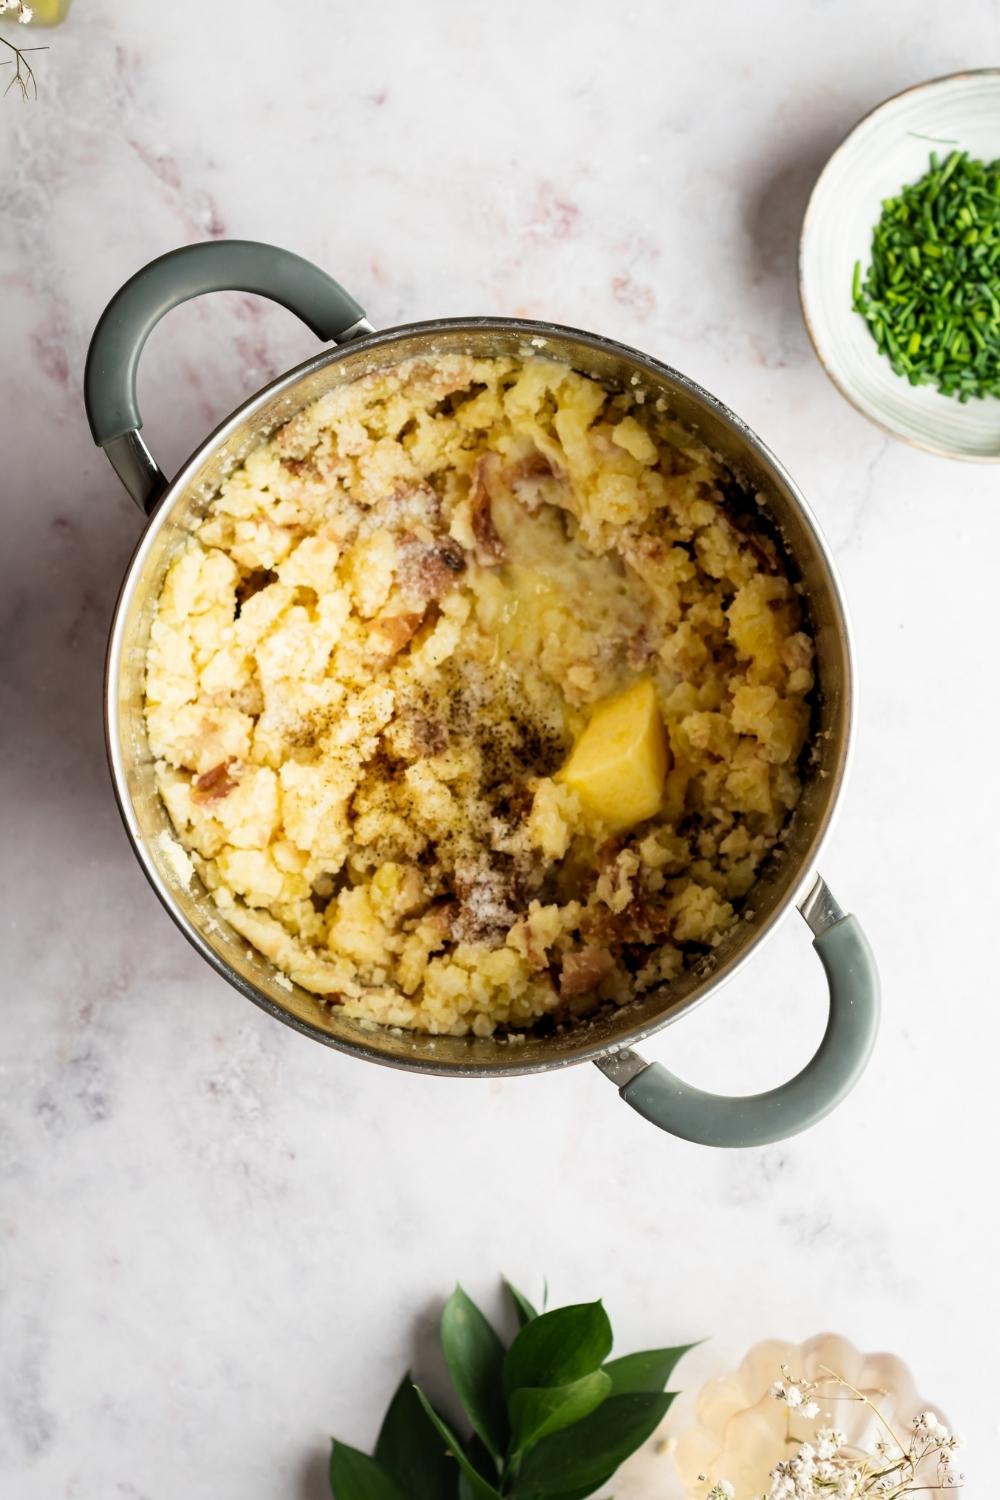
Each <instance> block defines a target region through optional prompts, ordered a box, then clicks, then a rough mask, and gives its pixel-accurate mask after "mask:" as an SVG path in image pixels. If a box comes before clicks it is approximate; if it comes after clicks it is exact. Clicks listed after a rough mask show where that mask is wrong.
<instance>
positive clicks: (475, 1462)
mask: <svg viewBox="0 0 1000 1500" xmlns="http://www.w3.org/2000/svg"><path fill="white" fill-rule="evenodd" d="M465 1453H466V1457H467V1458H468V1460H469V1462H470V1463H471V1465H472V1467H473V1468H474V1469H475V1471H476V1473H477V1474H479V1475H480V1476H481V1477H482V1478H483V1479H485V1480H486V1482H487V1484H491V1483H492V1482H493V1477H496V1478H498V1475H497V1468H498V1466H497V1464H496V1463H495V1462H494V1460H493V1455H492V1454H491V1453H490V1451H489V1449H488V1448H487V1446H486V1444H485V1443H484V1442H483V1440H482V1438H481V1437H477V1436H476V1434H475V1433H473V1434H472V1436H471V1438H470V1439H469V1441H468V1442H467V1443H466V1445H465ZM457 1472H458V1500H476V1495H475V1491H474V1490H473V1488H472V1485H471V1484H470V1483H469V1481H468V1479H466V1477H465V1473H464V1471H463V1470H461V1469H459V1470H458V1471H457ZM491 1476H492V1477H491Z"/></svg>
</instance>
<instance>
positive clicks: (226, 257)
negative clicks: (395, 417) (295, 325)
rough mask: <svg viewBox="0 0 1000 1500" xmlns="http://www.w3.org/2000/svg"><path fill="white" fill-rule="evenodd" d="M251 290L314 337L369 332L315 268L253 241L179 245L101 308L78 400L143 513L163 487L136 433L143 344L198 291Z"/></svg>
mask: <svg viewBox="0 0 1000 1500" xmlns="http://www.w3.org/2000/svg"><path fill="white" fill-rule="evenodd" d="M222 291H236V292H255V293H257V294H258V295H260V296H261V297H270V299H271V301H272V302H280V303H281V304H282V305H283V306H284V307H287V308H288V309H289V310H290V311H291V312H293V313H296V314H297V316H298V317H300V318H301V319H302V321H303V323H306V324H307V325H308V326H309V327H310V328H311V329H312V331H313V333H315V334H317V335H318V336H319V337H320V338H321V339H329V340H332V341H333V342H335V343H343V342H344V340H345V339H349V338H353V337H356V336H357V335H358V334H361V333H369V332H371V325H370V324H369V323H368V321H367V319H366V318H365V314H364V310H363V309H362V308H361V307H359V306H358V304H357V303H356V302H355V300H354V298H353V297H351V296H349V295H348V294H347V292H345V291H344V288H343V287H342V286H339V285H338V284H337V282H336V281H334V279H333V277H332V276H327V274H326V272H325V271H321V270H320V269H319V268H318V266H314V265H312V264H311V263H310V262H309V261H307V260H303V259H302V257H301V256H299V255H293V254H292V253H291V251H290V250H279V249H278V248H277V246H275V245H261V244H258V243H257V242H256V241H255V240H211V241H209V242H208V243H206V244H203V245H184V246H182V248H181V249H179V250H171V251H170V253H169V254H168V255H161V256H160V258H159V259H158V260H153V261H150V263H149V265H148V266H143V268H142V270H141V271H137V272H136V274H135V275H134V276H133V277H132V279H131V281H126V283H125V285H124V286H123V287H122V288H121V290H120V291H118V292H116V293H115V295H114V296H113V297H112V299H111V301H110V302H109V303H108V305H107V307H106V308H105V309H104V312H103V313H102V314H101V319H100V322H99V323H98V325H97V327H96V328H95V330H94V336H93V338H92V339H91V341H90V350H89V352H88V354H87V369H86V373H85V375H84V401H85V403H86V407H87V416H88V418H89V420H90V430H91V432H92V433H93V434H94V442H95V443H97V444H99V446H100V447H102V448H103V449H104V451H105V453H106V454H107V455H108V458H109V459H110V460H111V463H112V464H113V466H114V468H115V470H116V471H117V473H118V476H119V478H120V479H121V481H122V483H123V484H124V486H125V488H126V489H127V490H128V492H129V494H130V495H131V496H132V498H133V500H134V501H135V502H136V504H137V505H138V506H140V508H141V509H142V510H143V511H145V512H146V513H147V514H148V512H149V511H150V510H151V509H152V508H153V506H154V505H155V504H156V502H157V500H158V499H159V498H160V496H161V495H162V493H163V491H164V489H165V488H166V486H167V479H166V477H165V475H164V474H163V473H162V471H161V469H160V468H159V466H158V464H157V463H156V462H155V460H154V459H153V456H152V454H151V453H150V451H149V449H148V448H147V447H146V444H145V443H144V442H143V440H142V438H141V437H140V436H139V428H140V427H141V426H142V418H141V417H140V415H139V407H138V404H137V402H136V395H135V377H136V371H137V369H138V365H139V356H140V354H141V353H142V348H143V345H144V344H145V342H146V340H147V338H148V337H149V335H150V334H151V333H152V331H153V329H154V328H155V327H156V325H157V323H158V322H159V321H160V319H161V318H162V317H163V315H164V313H168V312H169V311H170V309H171V308H173V307H177V306H178V304H179V303H181V302H186V301H187V300H188V299H189V298H190V297H200V296H201V294H202V293H203V292H222Z"/></svg>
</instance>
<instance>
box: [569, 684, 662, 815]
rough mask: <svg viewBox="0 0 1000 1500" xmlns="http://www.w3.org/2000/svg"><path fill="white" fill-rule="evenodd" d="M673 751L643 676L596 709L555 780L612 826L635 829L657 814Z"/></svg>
mask: <svg viewBox="0 0 1000 1500" xmlns="http://www.w3.org/2000/svg"><path fill="white" fill-rule="evenodd" d="M669 760H670V751H669V748H668V746H667V736H666V732H665V730H664V727H663V720H662V718H661V717H660V709H659V705H658V704H657V701H656V689H655V687H654V686H653V683H652V680H651V679H650V678H648V677H643V678H641V679H640V681H638V682H636V683H634V684H633V685H632V687H630V688H626V689H625V691H624V692H623V693H616V694H615V695H614V697H612V698H605V699H604V701H603V702H601V703H599V704H598V705H597V707H596V709H595V710H594V713H593V715H592V717H591V720H590V723H589V724H588V725H587V727H586V729H585V730H584V731H583V733H582V734H581V736H580V738H579V740H577V742H576V745H575V746H574V747H573V750H572V752H571V754H570V757H569V759H568V760H567V762H566V764H565V765H564V766H563V768H562V770H561V771H559V773H558V775H557V777H556V780H558V781H561V782H563V783H564V784H565V785H566V786H569V787H572V788H573V790H574V791H575V792H576V793H577V795H578V797H579V798H580V801H581V803H582V804H583V807H584V810H585V811H586V812H588V813H590V814H591V816H592V817H594V818H597V819H599V820H600V821H601V822H602V823H606V824H607V825H608V827H609V828H614V829H618V830H621V829H625V828H631V827H633V826H634V824H636V823H641V822H642V821H643V819H644V818H651V817H652V816H653V814H654V813H656V812H658V811H659V809H660V805H661V803H662V801H663V783H664V780H665V778H666V774H667V770H668V768H669Z"/></svg>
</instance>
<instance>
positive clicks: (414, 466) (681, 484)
mask: <svg viewBox="0 0 1000 1500" xmlns="http://www.w3.org/2000/svg"><path fill="white" fill-rule="evenodd" d="M724 482H725V475H724V473H723V471H722V469H721V468H720V466H719V464H718V463H717V461H716V460H715V459H714V458H713V457H712V455H711V454H710V453H709V452H708V451H707V450H706V449H705V448H704V447H703V446H702V445H701V444H700V443H699V442H698V441H697V440H696V439H695V438H694V437H693V436H692V435H691V434H690V433H689V432H687V431H685V430H684V429H682V428H679V427H678V426H677V425H676V423H675V422H673V421H672V420H671V418H670V417H669V416H668V415H667V414H666V413H665V412H662V411H656V410H651V409H649V408H648V407H647V406H645V405H643V404H641V403H640V402H639V401H638V399H637V398H636V397H635V395H634V393H631V394H630V393H625V394H622V393H615V392H612V391H609V390H606V389H605V388H604V387H603V386H602V385H600V384H598V383H597V382H596V381H594V380H592V379H588V378H586V377H584V376H583V375H581V374H578V373H576V372H574V371H572V370H570V369H569V368H568V367H566V366H565V365H562V364H558V363H555V362H553V361H550V360H546V359H542V358H524V359H520V360H519V359H514V358H496V359H477V358H472V357H465V356H448V357H442V358H440V359H437V360H435V361H433V362H432V361H429V360H413V361H410V362H408V363H406V364H403V365H399V366H396V367H394V368H391V369H387V370H382V371H379V372H377V373H375V374H373V375H370V376H367V377H365V378H364V379H361V380H358V381H356V382H355V383H354V384H352V385H349V386H346V387H344V388H343V389H340V390H337V391H334V392H331V393H330V394H328V395H326V396H324V397H322V398H321V399H320V400H319V401H317V402H316V403H315V404H314V405H313V406H311V407H309V408H308V409H307V410H305V411H303V412H302V413H301V414H300V415H299V416H297V417H295V418H294V420H292V421H291V422H289V423H288V425H287V426H285V427H284V428H282V430H281V431H280V432H278V433H277V435H276V436H275V437H274V438H273V439H272V440H271V441H269V442H268V443H266V444H265V445H264V446H262V447H261V448H259V449H258V450H257V451H256V452H254V453H253V454H252V455H251V456H250V457H249V458H248V459H247V460H246V462H245V464H244V465H243V466H242V467H241V468H240V469H239V470H238V471H237V472H236V473H234V474H233V475H232V476H231V477H230V478H229V479H228V480H227V481H226V482H225V483H224V485H223V486H222V488H221V491H220V492H219V494H218V496H217V497H216V499H215V500H214V502H213V504H212V506H211V509H210V511H209V513H208V515H207V518H206V519H205V520H204V521H202V522H201V523H200V524H199V525H198V527H197V529H196V530H195V531H194V533H193V535H192V537H191V539H190V541H189V542H188V544H187V546H186V549H185V550H184V551H182V552H181V554H180V555H179V556H178V557H177V558H176V560H175V561H174V563H173V565H172V566H171V568H170V571H169V572H168V574H167V577H166V580H165V582H164V585H163V589H162V592H161V595H160V598H159V603H158V608H157V613H156V618H155V621H154V624H153V627H152V637H151V643H150V647H149V654H148V662H147V675H146V720H147V725H148V731H149V741H150V745H151V748H152V753H153V755H154V756H155V757H156V762H157V767H156V769H157V778H158V785H159V789H160V792H161V795H162V797H163V801H164V803H165V805H166V807H167V810H168V812H169V815H170V818H171V820H172V822H173V825H174V829H175V831H176V835H177V838H178V840H179V841H180V844H181V846H182V848H183V850H184V851H187V853H188V854H189V855H190V857H191V858H192V859H193V862H194V865H195V868H196V869H197V871H198V873H199V875H200V876H201V878H202V880H203V881H204V883H205V885H206V886H207V888H208V889H209V890H210V891H211V892H212V893H213V896H214V899H215V902H216V903H217V905H218V907H219V908H220V910H221V912H222V913H223V915H224V916H225V919H226V921H227V922H228V923H229V924H230V926H231V927H233V928H234V929H235V930H236V931H237V932H239V933H241V934H242V935H243V936H244V937H245V938H246V939H247V940H248V941H249V942H250V943H252V944H253V945H254V946H255V947H256V948H258V949H259V950H260V951H261V952H262V953H263V954H265V955H266V956H267V957H268V958H270V959H271V960H273V962H274V963H275V964H276V965H277V966H278V968H279V970H280V971H281V972H282V974H283V975H284V976H287V977H288V978H289V979H291V980H294V981H295V982H296V983H297V984H300V985H302V986H303V987H304V988H306V989H308V990H310V991H312V992H313V993H315V994H317V995H320V996H323V997H324V998H325V999H326V1000H327V1001H328V1002H329V1003H330V1004H331V1005H337V1006H342V1007H343V1008H344V1010H345V1011H346V1012H347V1013H348V1014H349V1015H351V1016H353V1017H356V1018H358V1019H363V1020H367V1021H373V1022H378V1023H382V1024H386V1025H393V1026H400V1027H410V1028H415V1029H417V1030H422V1031H428V1032H437V1033H447V1034H450V1035H462V1034H464V1033H467V1032H474V1033H476V1034H477V1035H480V1036H488V1035H490V1034H492V1033H493V1032H494V1031H496V1030H497V1029H498V1028H500V1029H501V1030H505V1029H519V1028H526V1027H529V1026H532V1025H535V1024H537V1023H538V1022H539V1021H540V1020H541V1019H542V1018H545V1017H549V1018H553V1019H555V1020H558V1021H562V1020H566V1019H567V1018H570V1017H572V1016H574V1015H578V1014H582V1013H585V1012H587V1011H590V1010H593V1009H594V1008H595V1007H597V1006H599V1005H601V1004H604V1003H619V1004H621V1003H624V1002H626V1001H627V1000H629V999H630V998H632V997H634V996H635V995H637V994H640V993H642V992H643V991H644V990H646V989H648V988H649V987H650V986H652V985H655V984H662V983H663V982H669V981H670V980H671V979H673V978H675V977H676V976H677V975H678V974H679V973H680V972H681V971H682V970H683V969H684V968H685V966H686V965H688V964H690V963H692V962H694V961H696V960H697V959H699V958H702V957H703V956H704V955H705V954H706V953H707V952H709V951H710V950H711V949H712V948H713V947H715V946H716V945H717V944H718V942H719V941H720V939H721V938H722V936H723V934H724V933H725V932H726V930H727V929H728V928H730V927H731V926H732V925H733V923H734V922H735V921H736V920H737V919H738V914H739V911H740V906H741V903H742V902H743V901H744V899H745V897H746V895H747V893H748V891H749V890H750V888H751V886H752V884H753V882H754V879H755V877H756V875H757V872H758V870H759V868H760V865H761V862H762V861H763V860H764V859H765V858H766V856H767V855H768V853H769V851H770V850H771V849H772V848H773V847H774V845H775V842H776V841H777V840H778V839H779V837H780V835H781V833H782V830H783V828H784V826H785V824H786V822H787V820H788V818H789V816H790V814H791V811H792V809H793V808H794V806H795V803H796V799H797V797H798V795H799V791H800V781H799V775H798V771H797V766H798V762H799V760H800V757H801V753H802V749H803V745H804V743H805V740H806V736H807V730H808V725H809V717H810V714H809V706H808V695H809V693H810V690H811V688H812V685H813V676H812V671H811V660H812V643H811V641H810V638H809V636H808V634H807V633H806V632H805V631H804V630H803V628H802V619H801V613H800V607H799V600H798V596H797V593H796V590H795V588H794V586H793V585H792V583H791V582H790V581H789V578H788V576H787V574H786V572H785V569H784V566H783V563H782V560H781V557H780V555H779V553H778V552H777V550H776V549H775V547H774V546H773V544H772V543H771V542H770V540H768V538H767V537H766V536H765V535H764V534H763V533H762V532H760V531H759V530H757V529H755V528H753V527H751V526H750V525H748V523H747V521H746V520H745V518H743V517H742V516H738V515H737V514H736V513H735V512H734V511H732V510H731V509H730V508H729V507H728V506H727V503H726V501H725V500H724V498H723V485H724ZM640 682H641V683H643V684H650V683H651V684H652V690H650V689H649V688H648V687H644V689H643V691H642V693H640V694H639V696H640V697H643V704H644V708H643V712H644V713H645V715H646V720H645V722H644V723H643V726H642V731H641V736H638V737H634V739H633V741H630V742H629V744H628V746H626V750H625V752H622V753H620V752H619V750H616V749H615V745H617V744H618V741H614V740H613V739H612V740H609V742H608V743H609V745H610V749H608V750H607V753H605V748H604V747H603V746H602V745H598V746H597V748H596V750H595V749H594V746H593V744H592V743H591V741H593V739H594V732H592V733H591V736H590V740H589V741H588V749H587V754H586V756H585V757H584V758H583V759H584V760H585V761H586V765H587V766H591V765H593V764H594V762H595V756H596V760H597V761H598V762H600V765H599V772H600V775H601V776H602V777H603V780H602V782H601V796H602V797H603V798H604V803H602V802H601V801H600V800H598V801H596V802H594V800H593V799H591V801H590V802H588V799H587V796H586V795H581V786H580V784H578V782H579V777H577V779H576V781H574V778H573V776H571V775H569V774H568V773H567V775H566V776H565V777H564V776H562V775H561V772H562V769H563V768H564V766H565V765H566V762H567V759H568V757H570V756H571V754H572V751H573V747H574V745H577V744H578V743H579V741H580V738H581V736H582V735H583V733H584V731H585V730H586V728H587V726H588V724H590V723H591V722H592V721H593V720H594V718H595V713H596V709H595V705H597V706H599V705H605V707H604V708H603V709H602V710H601V712H602V713H603V714H604V719H603V720H602V721H601V722H602V723H603V722H604V721H605V720H607V719H609V717H610V718H613V717H614V714H613V713H612V714H611V715H610V716H609V713H608V710H607V707H606V705H607V703H608V702H609V700H610V701H611V702H612V703H614V702H616V701H618V700H616V699H615V698H614V695H616V694H622V693H623V691H624V690H627V689H629V687H630V686H633V685H635V684H637V683H640ZM633 696H635V695H633ZM627 699H628V693H627V691H625V700H627ZM650 715H652V718H650ZM627 727H628V726H626V729H627ZM602 732H603V731H602ZM615 733H616V734H618V738H619V740H621V739H622V735H623V734H625V730H622V729H621V726H618V728H616V729H615ZM643 736H644V738H643ZM626 737H627V736H626ZM647 743H648V744H649V745H651V746H652V747H653V749H651V750H649V751H647V750H646V748H645V746H646V745H647ZM616 755H618V756H619V758H618V759H617V760H616V759H615V756H616ZM622 755H624V758H622ZM651 757H652V759H651ZM637 758H638V759H637ZM579 759H580V758H579V757H578V760H579ZM654 760H655V764H654ZM640 761H641V765H640ZM637 767H638V770H637ZM580 774H582V775H584V776H586V775H589V774H592V773H591V772H589V771H587V770H586V769H584V771H583V772H582V773H580ZM616 775H617V776H619V777H620V778H628V779H629V780H630V781H634V780H635V779H636V777H637V776H639V777H640V779H641V778H642V777H645V781H644V782H643V792H642V799H641V806H642V810H643V811H648V807H649V806H653V807H654V809H655V810H654V811H653V813H652V815H650V816H646V817H644V818H643V821H641V822H638V823H632V824H631V825H630V826H626V827H622V826H621V819H620V818H619V819H615V818H612V819H609V820H608V821H607V822H602V821H601V816H599V815H595V812H594V806H595V805H596V806H598V807H601V806H604V805H605V803H606V802H607V798H608V795H609V793H608V788H609V787H610V788H611V792H612V794H613V792H614V787H615V781H614V778H615V776H616ZM650 777H653V778H654V780H653V781H652V785H653V787H654V791H653V794H652V801H650V796H649V785H650ZM622 786H623V802H622V805H623V806H629V805H631V804H630V803H629V798H628V796H627V795H624V794H625V793H626V792H627V791H628V787H627V786H626V785H625V781H624V779H623V780H622ZM582 790H583V793H584V794H585V793H586V790H587V786H586V784H584V785H583V788H582ZM634 800H635V799H634V798H633V801H634ZM639 805H640V804H639V803H636V806H639ZM625 821H626V823H628V821H629V820H628V817H627V815H626V816H625ZM178 852H180V851H178Z"/></svg>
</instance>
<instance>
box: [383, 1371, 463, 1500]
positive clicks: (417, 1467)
mask: <svg viewBox="0 0 1000 1500" xmlns="http://www.w3.org/2000/svg"><path fill="white" fill-rule="evenodd" d="M375 1457H376V1459H377V1461H378V1462H379V1464H380V1465H381V1466H382V1468H383V1469H384V1470H385V1472H386V1473H387V1474H388V1475H389V1476H390V1477H391V1478H392V1479H394V1480H395V1481H396V1483H397V1484H398V1485H399V1487H400V1489H402V1490H403V1491H404V1492H405V1493H406V1495H407V1497H408V1500H456V1492H457V1479H458V1470H457V1469H456V1468H455V1465H454V1464H453V1463H452V1461H451V1459H450V1458H449V1457H448V1450H447V1448H446V1447H445V1444H444V1442H443V1441H442V1439H441V1436H440V1434H439V1432H438V1430H437V1428H436V1427H435V1426H434V1425H433V1423H431V1422H429V1421H428V1420H427V1414H426V1412H425V1411H424V1408H423V1406H422V1405H421V1403H420V1398H419V1396H418V1395H417V1393H416V1390H415V1388H414V1385H413V1381H412V1379H411V1377H410V1375H409V1373H407V1374H406V1375H404V1376H403V1379H402V1380H401V1381H400V1383H399V1386H398V1388H397V1390H396V1394H395V1395H394V1396H393V1398H392V1401H391V1402H390V1404H389V1410H388V1411H387V1412H386V1414H385V1420H384V1421H383V1423H382V1430H381V1432H380V1433H379V1435H378V1442H377V1443H376V1444H375Z"/></svg>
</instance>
